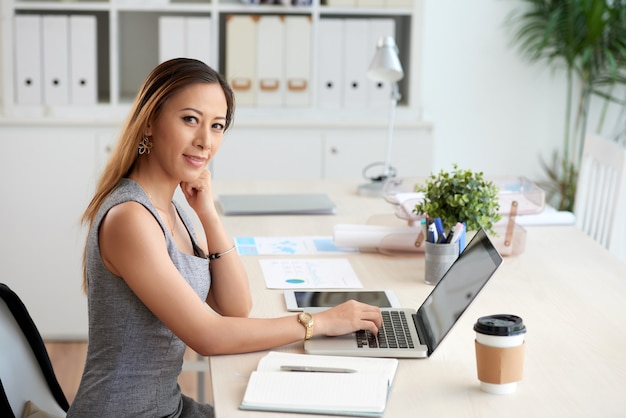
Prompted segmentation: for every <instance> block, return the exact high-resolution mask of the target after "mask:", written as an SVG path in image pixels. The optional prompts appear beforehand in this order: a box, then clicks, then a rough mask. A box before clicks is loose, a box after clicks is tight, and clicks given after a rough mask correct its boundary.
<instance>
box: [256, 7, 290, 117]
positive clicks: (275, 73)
mask: <svg viewBox="0 0 626 418" xmlns="http://www.w3.org/2000/svg"><path fill="white" fill-rule="evenodd" d="M283 20H284V19H283V17H282V16H261V17H260V18H259V21H258V22H257V37H256V39H257V83H258V85H257V100H256V104H257V105H259V106H282V105H283V93H284V91H285V88H284V85H285V48H284V35H283V33H284V24H283Z"/></svg>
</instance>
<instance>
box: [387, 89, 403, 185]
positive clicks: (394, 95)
mask: <svg viewBox="0 0 626 418" xmlns="http://www.w3.org/2000/svg"><path fill="white" fill-rule="evenodd" d="M399 99H400V89H399V88H398V83H397V82H395V81H394V82H392V83H391V106H390V109H389V124H388V125H387V151H386V154H385V167H384V171H383V178H384V179H385V180H386V179H389V177H390V176H391V145H392V140H393V126H394V123H395V119H396V107H397V105H398V100H399Z"/></svg>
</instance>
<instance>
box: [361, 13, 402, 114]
mask: <svg viewBox="0 0 626 418" xmlns="http://www.w3.org/2000/svg"><path fill="white" fill-rule="evenodd" d="M383 36H392V37H394V38H395V36H396V22H395V21H394V20H393V19H387V18H380V19H370V20H369V30H368V40H367V44H368V45H369V46H368V54H369V59H370V61H371V60H372V59H373V58H374V54H375V53H376V47H377V45H378V41H379V39H380V38H381V37H383ZM368 66H369V64H368ZM366 90H367V105H368V107H370V108H375V109H382V108H384V109H387V108H388V107H389V106H390V104H389V103H390V100H391V85H390V83H389V82H384V81H374V80H370V79H369V78H368V79H367V89H366Z"/></svg>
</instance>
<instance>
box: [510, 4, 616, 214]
mask: <svg viewBox="0 0 626 418" xmlns="http://www.w3.org/2000/svg"><path fill="white" fill-rule="evenodd" d="M518 2H519V3H521V7H519V8H518V9H517V10H515V11H514V12H513V13H512V14H511V15H510V17H509V20H508V23H509V25H511V27H513V28H514V33H515V34H514V37H513V41H514V43H516V44H517V45H518V46H519V49H520V51H521V52H522V53H523V55H524V56H526V57H527V58H528V59H529V60H530V61H531V62H537V61H547V63H548V64H550V65H553V66H555V68H558V67H559V66H561V67H563V66H564V68H565V71H566V74H567V91H566V98H565V101H566V103H565V106H566V107H565V118H564V123H565V127H564V128H565V129H564V140H563V146H562V148H561V149H557V150H556V151H555V152H554V154H553V156H552V160H551V161H549V162H545V161H542V163H543V166H544V169H545V170H546V174H547V176H548V180H547V181H545V182H541V185H542V186H543V187H544V188H545V189H546V194H547V197H548V199H549V201H550V203H552V204H553V205H555V206H556V207H558V208H559V209H561V210H570V211H571V210H573V206H574V199H575V196H576V181H577V177H578V170H579V167H580V161H581V157H582V148H583V143H584V137H585V135H586V133H587V132H588V131H589V129H590V128H589V127H588V122H589V121H588V119H589V111H590V106H591V103H592V100H591V99H592V97H594V96H595V97H596V98H600V99H601V100H600V101H599V103H600V104H601V105H602V107H603V108H602V109H601V111H600V112H599V114H600V116H599V120H598V125H597V126H596V127H595V132H597V133H600V132H601V130H602V126H603V123H604V122H605V115H606V110H607V107H608V106H609V104H610V103H616V104H617V105H618V106H620V107H623V106H625V105H626V102H625V101H624V99H623V97H618V94H617V93H616V92H619V91H620V90H621V89H620V88H619V87H620V86H626V1H625V0H611V1H607V0H518ZM573 114H575V118H574V119H573V120H572V116H573ZM618 131H619V129H618Z"/></svg>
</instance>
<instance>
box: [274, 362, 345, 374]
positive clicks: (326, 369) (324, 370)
mask: <svg viewBox="0 0 626 418" xmlns="http://www.w3.org/2000/svg"><path fill="white" fill-rule="evenodd" d="M280 370H282V371H284V372H319V373H356V370H354V369H345V368H343V367H321V366H294V365H288V364H286V365H283V366H280Z"/></svg>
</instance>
